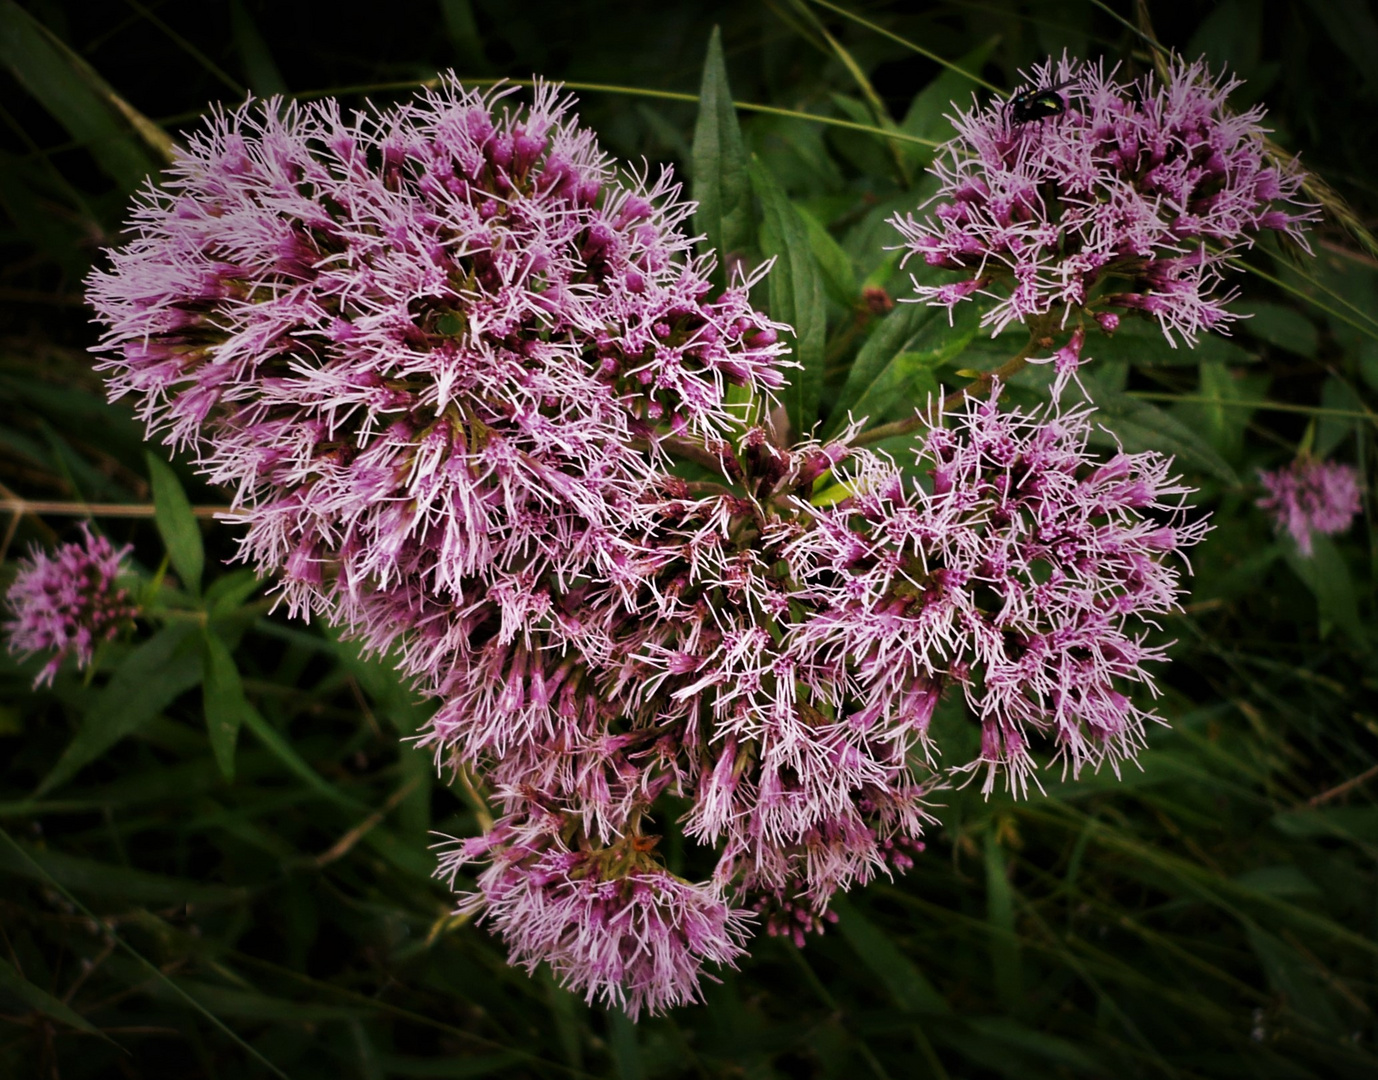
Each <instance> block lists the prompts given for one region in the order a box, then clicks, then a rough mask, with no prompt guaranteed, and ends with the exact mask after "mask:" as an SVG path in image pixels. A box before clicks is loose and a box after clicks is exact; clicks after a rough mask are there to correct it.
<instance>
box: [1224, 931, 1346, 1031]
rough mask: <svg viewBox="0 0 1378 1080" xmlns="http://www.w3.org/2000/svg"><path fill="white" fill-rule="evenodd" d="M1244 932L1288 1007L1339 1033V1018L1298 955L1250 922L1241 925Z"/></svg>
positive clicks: (1340, 1029) (1307, 966) (1314, 977)
mask: <svg viewBox="0 0 1378 1080" xmlns="http://www.w3.org/2000/svg"><path fill="white" fill-rule="evenodd" d="M1245 929H1246V930H1247V932H1248V935H1249V944H1250V945H1252V946H1253V950H1254V955H1255V956H1257V957H1258V959H1259V962H1260V963H1261V964H1262V965H1263V970H1264V972H1265V973H1266V974H1267V976H1268V983H1269V985H1271V986H1272V988H1273V989H1274V990H1275V991H1277V992H1278V993H1279V994H1281V995H1282V996H1283V997H1284V998H1285V999H1286V1002H1287V1005H1288V1007H1289V1008H1291V1009H1292V1010H1294V1011H1295V1012H1297V1013H1298V1014H1299V1015H1301V1016H1304V1017H1306V1018H1307V1019H1308V1020H1310V1021H1312V1022H1313V1023H1315V1024H1316V1025H1318V1026H1319V1027H1321V1028H1322V1029H1323V1030H1324V1031H1326V1032H1329V1033H1338V1032H1340V1031H1342V1030H1343V1029H1344V1025H1343V1023H1342V1021H1341V1020H1340V1017H1339V1015H1338V1014H1337V1013H1336V1012H1335V1009H1334V1007H1333V1006H1332V1005H1331V1004H1330V1000H1329V998H1328V997H1327V996H1326V993H1325V991H1324V989H1323V988H1322V987H1321V986H1320V985H1319V984H1318V982H1317V979H1316V973H1315V972H1314V971H1312V970H1311V967H1310V966H1309V965H1308V964H1307V963H1306V961H1305V960H1304V959H1303V958H1302V956H1301V954H1299V953H1298V952H1297V950H1296V949H1294V948H1292V947H1291V946H1290V945H1288V944H1287V943H1286V942H1284V941H1282V940H1281V939H1279V938H1277V937H1275V936H1274V935H1272V934H1270V933H1268V932H1267V931H1266V930H1264V929H1262V928H1261V927H1260V926H1258V925H1257V924H1256V923H1254V922H1253V921H1252V920H1249V921H1247V922H1246V923H1245Z"/></svg>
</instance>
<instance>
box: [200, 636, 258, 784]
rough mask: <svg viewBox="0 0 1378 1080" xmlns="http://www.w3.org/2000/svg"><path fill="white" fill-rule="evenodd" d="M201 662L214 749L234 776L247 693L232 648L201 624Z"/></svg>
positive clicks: (227, 772) (219, 761)
mask: <svg viewBox="0 0 1378 1080" xmlns="http://www.w3.org/2000/svg"><path fill="white" fill-rule="evenodd" d="M201 663H202V665H203V666H202V670H203V677H202V682H201V700H202V702H203V703H204V705H205V710H206V732H207V733H208V734H209V735H210V740H211V750H212V751H213V752H214V753H215V762H216V764H217V765H219V766H220V774H221V775H222V776H223V777H224V778H225V779H226V780H233V779H234V746H235V741H236V740H237V739H238V738H239V726H240V724H242V723H243V722H244V717H245V715H246V714H247V713H248V711H249V702H248V699H247V698H245V696H244V683H243V682H242V681H241V679H240V678H239V668H237V667H236V666H235V662H234V657H233V656H231V655H230V650H229V648H228V647H227V646H226V645H225V643H224V642H223V641H222V640H221V639H220V635H219V634H217V633H216V632H215V631H214V630H212V629H211V628H210V627H208V626H206V627H202V628H201Z"/></svg>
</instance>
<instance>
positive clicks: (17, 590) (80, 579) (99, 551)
mask: <svg viewBox="0 0 1378 1080" xmlns="http://www.w3.org/2000/svg"><path fill="white" fill-rule="evenodd" d="M81 530H82V538H81V539H80V540H75V541H72V542H71V543H67V544H62V545H60V546H59V547H58V548H57V550H56V551H55V552H53V554H52V555H48V554H46V553H44V552H42V551H37V550H35V551H34V552H32V553H31V554H30V556H29V558H28V559H26V560H24V561H23V562H21V563H20V565H19V573H18V574H17V575H16V576H15V579H14V583H13V584H12V585H11V586H10V589H9V593H8V594H7V596H6V601H7V603H8V605H9V609H10V614H11V616H12V618H11V619H10V620H9V621H7V622H6V623H5V633H6V634H7V635H8V636H9V649H10V652H12V653H18V654H20V655H22V656H30V655H32V654H33V653H37V652H51V653H52V654H53V655H52V657H51V658H50V659H49V660H48V662H47V663H46V664H44V665H43V669H42V670H41V671H39V673H38V677H37V678H35V679H34V686H35V687H38V686H42V685H44V684H45V683H46V684H48V685H52V681H53V679H54V677H56V675H57V672H58V669H59V668H60V667H61V666H62V661H63V660H65V659H66V658H67V657H68V656H75V657H76V661H77V667H78V668H79V669H84V668H86V667H87V666H89V665H90V663H91V661H92V659H93V658H94V656H95V650H96V646H97V645H99V644H100V643H101V642H103V641H113V640H114V639H115V637H116V636H117V635H118V634H119V632H120V630H121V629H122V628H123V627H125V626H126V625H128V623H129V622H130V620H132V619H133V618H134V616H135V615H136V614H137V613H138V608H137V607H136V606H135V604H134V602H133V600H132V599H131V597H130V595H129V593H128V592H127V591H125V590H124V589H122V588H121V587H120V586H119V585H118V584H117V583H116V578H117V577H118V576H119V573H120V562H121V561H122V560H123V559H124V557H125V556H126V555H128V554H129V551H130V548H129V547H123V548H120V549H119V550H116V549H115V548H114V547H112V546H111V544H110V541H109V540H107V539H106V538H105V537H103V536H97V535H94V534H93V533H92V532H91V530H90V529H89V528H87V526H86V525H85V524H83V525H82V527H81Z"/></svg>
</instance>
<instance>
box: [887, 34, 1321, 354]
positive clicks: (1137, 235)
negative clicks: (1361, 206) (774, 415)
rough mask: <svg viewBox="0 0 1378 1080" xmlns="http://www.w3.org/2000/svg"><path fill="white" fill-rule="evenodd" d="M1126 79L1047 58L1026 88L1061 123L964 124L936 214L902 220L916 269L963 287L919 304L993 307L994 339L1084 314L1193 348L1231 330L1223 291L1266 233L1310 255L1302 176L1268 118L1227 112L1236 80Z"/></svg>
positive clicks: (985, 117)
mask: <svg viewBox="0 0 1378 1080" xmlns="http://www.w3.org/2000/svg"><path fill="white" fill-rule="evenodd" d="M1116 70H1117V69H1112V70H1110V71H1109V72H1107V71H1106V70H1105V67H1104V65H1103V64H1102V63H1095V64H1088V63H1079V62H1075V61H1071V60H1068V59H1067V58H1066V57H1065V56H1064V57H1063V59H1062V60H1061V61H1059V62H1054V61H1053V60H1052V59H1051V58H1050V59H1048V60H1047V61H1046V62H1045V63H1043V64H1041V65H1039V66H1038V67H1036V68H1034V70H1033V72H1032V73H1031V74H1030V75H1028V76H1027V79H1028V82H1029V84H1030V85H1031V86H1032V87H1033V88H1034V89H1036V90H1046V91H1051V92H1052V93H1054V94H1056V95H1057V96H1058V97H1059V98H1060V100H1061V101H1062V104H1063V105H1064V106H1065V108H1064V109H1063V111H1061V112H1060V113H1057V114H1055V115H1048V116H1045V117H1042V118H1038V119H1028V120H1022V121H1021V120H1020V119H1019V118H1018V115H1017V110H1016V109H1014V108H1012V107H1011V106H1010V105H1009V104H1008V103H1000V102H996V103H992V104H990V105H986V106H984V107H982V106H979V105H977V106H973V107H972V108H971V109H969V110H967V111H965V112H960V113H958V114H957V115H956V116H955V117H954V118H953V123H954V124H955V125H956V128H957V137H956V138H955V139H953V140H952V141H951V142H949V143H948V144H947V145H946V146H945V147H944V148H942V150H940V151H939V156H938V159H937V161H936V163H935V165H934V167H933V172H934V173H935V174H936V175H937V177H938V179H939V180H940V181H941V185H940V188H939V191H938V194H937V195H936V196H935V197H934V202H935V203H936V205H933V206H932V209H931V210H930V211H929V212H928V213H927V214H926V215H925V216H924V217H922V218H921V219H920V218H916V217H915V216H914V215H913V214H906V215H904V216H903V217H900V216H896V217H895V218H894V219H892V220H893V223H894V225H895V226H896V227H897V228H898V229H899V230H900V232H901V233H903V235H904V238H905V241H906V246H907V247H908V249H909V254H910V255H918V256H920V257H921V258H922V259H923V260H924V261H925V262H926V263H927V264H928V265H929V266H933V267H938V268H942V269H945V270H955V271H960V272H961V273H963V274H964V275H965V276H964V277H963V278H962V280H960V281H958V282H954V283H950V284H945V285H919V284H918V283H917V282H916V283H915V286H916V289H917V291H918V294H919V296H920V297H922V298H923V299H925V300H927V301H928V302H929V303H933V304H942V305H945V306H947V307H948V308H951V307H953V306H954V305H956V304H957V303H959V302H960V301H962V300H965V299H969V298H970V297H971V296H972V295H973V294H975V293H981V294H983V295H988V296H994V297H996V299H997V301H998V302H997V303H996V304H994V305H993V306H992V307H991V308H990V309H989V310H988V311H987V312H986V313H985V315H984V317H983V325H989V326H992V327H993V328H994V331H995V332H999V331H1000V330H1002V329H1004V327H1006V326H1007V325H1008V324H1009V323H1011V322H1014V321H1019V322H1025V321H1028V320H1029V319H1033V318H1042V317H1048V316H1053V317H1057V318H1058V319H1059V322H1060V324H1061V325H1064V326H1065V325H1066V323H1067V320H1068V318H1069V317H1070V316H1071V315H1072V314H1074V313H1076V312H1085V313H1086V314H1087V315H1089V316H1091V317H1093V318H1095V319H1096V320H1097V321H1098V322H1099V323H1100V325H1101V326H1102V328H1103V329H1105V330H1106V331H1107V332H1110V331H1112V330H1113V329H1114V328H1115V326H1116V325H1117V324H1118V320H1119V316H1118V315H1117V314H1116V312H1115V311H1114V310H1111V309H1118V310H1119V311H1138V312H1143V313H1144V314H1145V315H1149V316H1152V317H1153V318H1156V319H1157V320H1158V322H1159V325H1160V326H1161V327H1162V330H1163V333H1164V334H1165V335H1166V336H1167V338H1168V340H1169V341H1173V335H1174V334H1181V335H1182V337H1183V338H1184V339H1186V341H1187V342H1188V343H1189V344H1190V343H1194V342H1195V339H1196V336H1197V335H1198V334H1200V333H1201V332H1202V331H1204V330H1209V329H1212V328H1214V327H1218V326H1220V325H1222V324H1224V323H1226V322H1228V321H1229V320H1230V319H1232V318H1234V316H1232V315H1231V314H1230V313H1229V312H1228V311H1227V310H1226V308H1225V305H1226V304H1227V303H1228V302H1229V301H1230V300H1231V299H1233V297H1234V295H1235V294H1234V293H1233V292H1229V293H1221V292H1220V284H1221V282H1222V280H1223V275H1224V271H1225V269H1226V267H1227V265H1228V263H1229V261H1230V259H1231V257H1232V256H1233V255H1234V254H1235V253H1237V252H1238V251H1240V250H1241V249H1245V248H1248V247H1249V246H1251V245H1252V244H1253V243H1254V240H1255V239H1256V238H1257V237H1258V236H1259V234H1260V233H1262V232H1263V231H1265V230H1273V231H1277V232H1282V233H1286V234H1287V235H1289V236H1291V237H1292V238H1293V239H1294V240H1296V241H1297V242H1298V243H1300V244H1302V245H1305V244H1306V240H1305V238H1304V235H1303V231H1304V229H1305V227H1306V226H1307V225H1308V224H1309V223H1311V222H1313V221H1314V220H1316V218H1317V216H1318V210H1317V208H1316V207H1314V206H1310V205H1307V204H1304V203H1301V202H1299V201H1298V199H1297V195H1298V191H1299V189H1300V187H1301V183H1302V179H1303V175H1302V173H1301V171H1300V170H1299V169H1298V168H1296V167H1295V165H1294V164H1293V163H1290V162H1289V163H1286V164H1284V163H1281V162H1279V161H1278V160H1277V159H1276V158H1275V157H1273V156H1272V155H1271V154H1270V153H1269V152H1268V150H1267V148H1266V146H1265V144H1264V128H1263V127H1262V126H1261V123H1260V122H1261V121H1262V119H1263V110H1262V109H1261V108H1258V107H1255V108H1252V109H1249V110H1246V111H1244V112H1238V113H1236V112H1231V111H1230V110H1229V109H1228V108H1227V106H1226V100H1227V98H1228V97H1229V94H1230V92H1231V91H1232V90H1233V89H1234V88H1235V87H1237V86H1238V85H1239V81H1238V80H1237V79H1233V78H1227V77H1225V76H1223V75H1219V76H1217V75H1212V74H1211V72H1210V70H1209V69H1208V68H1207V67H1206V65H1205V63H1204V62H1203V61H1197V62H1195V63H1192V64H1188V63H1186V62H1184V61H1182V60H1180V59H1174V60H1173V61H1172V71H1171V76H1170V79H1169V81H1168V82H1167V84H1166V85H1164V84H1162V83H1160V82H1159V81H1158V80H1157V78H1156V77H1155V76H1154V75H1152V74H1149V75H1145V76H1144V77H1142V78H1140V79H1138V80H1136V81H1134V82H1130V83H1126V82H1119V81H1117V80H1116V79H1115V72H1116ZM1001 283H1003V284H1004V285H1005V286H1006V287H1005V288H1004V289H1003V291H999V292H997V291H996V290H995V289H994V286H996V285H997V284H1001ZM1174 344H1175V342H1174Z"/></svg>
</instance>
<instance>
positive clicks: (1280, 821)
mask: <svg viewBox="0 0 1378 1080" xmlns="http://www.w3.org/2000/svg"><path fill="white" fill-rule="evenodd" d="M1273 827H1274V828H1275V829H1277V830H1278V832H1280V833H1283V834H1284V835H1286V836H1293V837H1298V838H1300V839H1305V840H1314V839H1322V838H1327V837H1333V838H1339V839H1344V840H1351V841H1355V842H1358V843H1364V844H1378V806H1324V807H1316V808H1310V807H1308V808H1307V809H1304V810H1289V811H1287V812H1285V813H1281V814H1277V815H1275V816H1274V817H1273Z"/></svg>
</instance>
